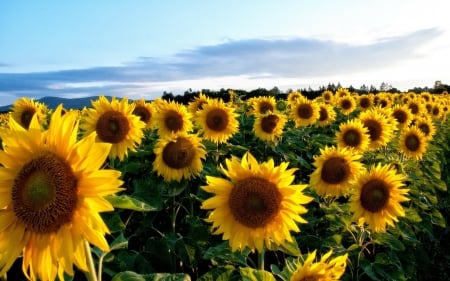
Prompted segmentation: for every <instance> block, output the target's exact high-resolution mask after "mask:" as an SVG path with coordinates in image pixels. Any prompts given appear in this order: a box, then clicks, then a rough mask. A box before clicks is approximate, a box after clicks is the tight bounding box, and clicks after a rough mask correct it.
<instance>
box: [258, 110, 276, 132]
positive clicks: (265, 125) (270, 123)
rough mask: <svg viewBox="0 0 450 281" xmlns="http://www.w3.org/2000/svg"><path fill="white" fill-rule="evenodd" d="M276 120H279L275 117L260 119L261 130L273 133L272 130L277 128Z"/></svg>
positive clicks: (269, 116)
mask: <svg viewBox="0 0 450 281" xmlns="http://www.w3.org/2000/svg"><path fill="white" fill-rule="evenodd" d="M278 120H279V118H278V116H276V115H267V116H264V117H263V118H262V119H261V129H262V130H263V131H264V132H266V133H268V134H271V133H272V132H273V130H274V129H275V128H276V127H277V124H278Z"/></svg>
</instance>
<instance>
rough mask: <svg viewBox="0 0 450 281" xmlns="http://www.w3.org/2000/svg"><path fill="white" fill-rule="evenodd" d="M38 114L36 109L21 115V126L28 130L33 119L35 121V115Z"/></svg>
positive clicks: (29, 109) (25, 111) (27, 110)
mask: <svg viewBox="0 0 450 281" xmlns="http://www.w3.org/2000/svg"><path fill="white" fill-rule="evenodd" d="M35 113H36V110H35V109H34V108H27V109H25V110H24V111H23V112H22V114H21V115H20V124H21V125H22V127H24V128H26V129H28V127H30V123H31V119H33V115H34V114H35Z"/></svg>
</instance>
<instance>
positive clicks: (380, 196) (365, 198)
mask: <svg viewBox="0 0 450 281" xmlns="http://www.w3.org/2000/svg"><path fill="white" fill-rule="evenodd" d="M360 200H361V205H362V206H363V208H364V209H366V210H368V211H370V212H372V213H376V212H378V211H380V210H381V209H383V208H384V207H385V206H386V204H387V202H388V200H389V188H388V186H386V183H385V182H384V181H382V180H379V179H373V180H370V181H368V182H366V183H365V184H364V185H363V187H362V189H361V197H360Z"/></svg>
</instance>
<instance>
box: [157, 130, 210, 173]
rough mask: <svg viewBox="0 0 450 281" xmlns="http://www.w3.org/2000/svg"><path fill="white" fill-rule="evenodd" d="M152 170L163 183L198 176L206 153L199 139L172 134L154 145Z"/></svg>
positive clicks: (193, 136) (188, 135) (190, 135)
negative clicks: (162, 179) (161, 178)
mask: <svg viewBox="0 0 450 281" xmlns="http://www.w3.org/2000/svg"><path fill="white" fill-rule="evenodd" d="M154 152H155V155H156V158H155V161H154V162H153V170H154V171H156V172H157V173H158V174H159V175H161V176H162V177H163V178H164V180H165V181H172V180H175V181H181V180H182V179H183V178H184V179H190V178H192V177H193V176H195V175H197V174H199V173H200V172H201V171H202V169H203V165H202V159H204V158H205V155H206V152H205V149H204V146H203V144H202V143H201V140H200V138H199V137H198V136H197V135H193V134H187V133H183V134H181V133H180V134H173V135H168V136H165V137H163V138H160V139H159V140H158V142H157V143H156V145H155V148H154Z"/></svg>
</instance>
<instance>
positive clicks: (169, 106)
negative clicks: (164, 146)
mask: <svg viewBox="0 0 450 281" xmlns="http://www.w3.org/2000/svg"><path fill="white" fill-rule="evenodd" d="M155 108H156V113H155V119H154V122H155V126H156V128H157V130H158V135H159V136H160V137H165V136H168V135H171V134H173V133H175V134H179V133H189V132H190V131H192V120H191V118H192V115H191V114H190V113H189V112H188V110H187V107H186V106H185V105H184V104H181V103H178V102H175V101H169V102H168V101H165V100H158V102H157V103H156V106H155Z"/></svg>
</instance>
